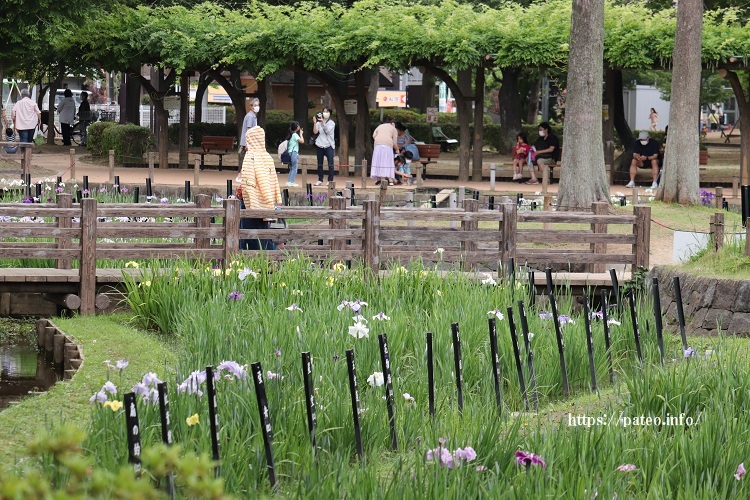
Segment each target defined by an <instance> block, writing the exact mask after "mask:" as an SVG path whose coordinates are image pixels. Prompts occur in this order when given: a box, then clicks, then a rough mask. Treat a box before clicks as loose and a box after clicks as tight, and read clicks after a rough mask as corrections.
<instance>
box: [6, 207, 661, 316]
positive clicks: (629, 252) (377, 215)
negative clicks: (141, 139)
mask: <svg viewBox="0 0 750 500" xmlns="http://www.w3.org/2000/svg"><path fill="white" fill-rule="evenodd" d="M346 204H347V200H345V199H344V198H342V197H332V198H330V199H329V206H327V207H287V206H285V207H281V208H279V209H277V210H240V203H239V200H235V199H229V200H224V202H223V206H210V198H209V197H208V196H205V195H198V196H196V199H195V203H184V204H176V205H161V204H99V203H98V202H97V200H96V199H93V198H84V199H83V200H81V203H76V204H74V203H72V198H71V196H70V195H67V194H60V195H58V197H57V203H56V204H20V203H12V204H0V234H1V235H2V237H1V238H0V259H52V260H54V261H55V266H56V268H55V269H41V268H39V269H30V268H23V269H19V268H0V292H22V291H23V292H27V293H28V292H39V293H47V294H50V297H51V298H52V299H54V297H52V295H55V296H57V297H58V298H57V299H56V300H63V298H64V296H65V294H69V295H72V294H76V295H77V296H78V297H79V298H80V312H81V314H92V313H94V311H95V309H96V300H97V295H98V294H99V293H100V292H101V291H102V290H103V289H104V288H106V287H108V286H109V287H111V286H113V285H116V284H117V283H120V282H121V281H122V271H121V270H120V269H97V261H98V260H102V259H109V260H121V261H125V260H136V259H155V258H158V259H171V258H186V259H195V260H198V259H200V260H206V261H209V260H216V261H218V260H221V261H222V262H224V263H226V262H231V260H232V259H233V258H234V257H235V256H236V255H238V254H240V253H241V254H243V255H247V256H252V255H261V254H262V255H263V256H264V257H265V258H269V259H274V260H283V259H287V258H290V257H296V256H298V255H300V254H302V255H305V256H308V257H310V258H312V259H314V260H319V261H352V262H355V263H361V265H366V266H368V267H369V268H370V269H372V270H373V271H376V272H377V271H378V270H380V269H381V268H383V267H385V266H386V265H388V264H390V263H393V262H401V263H405V262H408V261H411V260H414V259H421V260H422V261H424V262H432V263H438V264H439V266H441V268H444V269H447V268H449V267H457V268H459V269H463V270H480V271H481V270H486V271H490V272H492V271H495V270H497V271H500V270H502V269H507V268H508V265H509V263H510V261H511V259H514V261H515V262H516V263H518V264H527V265H529V266H531V267H535V268H537V269H544V267H545V266H547V265H556V268H557V269H562V270H568V269H570V267H571V266H579V267H580V266H585V268H586V270H587V271H589V272H592V273H603V272H604V271H605V270H606V269H607V268H609V267H612V266H620V268H622V269H624V268H625V267H627V266H629V267H630V268H631V269H632V268H635V267H640V266H645V267H647V266H648V260H649V257H648V255H649V243H650V241H649V240H650V208H648V207H634V208H633V214H632V215H631V214H626V215H613V214H609V213H608V204H607V203H597V204H594V205H593V206H592V211H591V212H534V211H518V209H517V206H516V204H515V203H506V204H501V205H500V206H499V209H495V210H488V209H482V210H480V209H479V204H478V202H477V201H476V200H464V203H463V208H462V209H450V208H448V209H444V208H430V209H423V208H407V207H394V208H391V207H389V208H384V207H381V204H380V202H379V201H377V200H368V201H365V202H364V203H363V204H362V206H356V207H347V205H346ZM243 217H249V218H284V219H286V220H287V221H288V222H289V224H288V228H286V229H264V230H258V229H255V230H250V229H240V218H243ZM618 228H619V229H618ZM610 229H613V230H612V231H610ZM241 238H242V239H255V238H263V239H273V240H274V241H276V242H285V247H284V248H283V249H280V250H269V251H240V250H239V243H240V239H241ZM74 261H76V262H77V264H78V268H77V269H74V268H73V267H72V263H73V262H74ZM126 271H128V272H135V273H137V272H138V271H137V270H133V269H128V270H126ZM600 276H602V275H598V274H597V275H586V276H583V277H579V278H577V279H579V280H582V282H583V283H590V284H592V285H593V284H594V281H595V280H597V279H599V278H600ZM572 278H573V275H568V279H572ZM60 295H63V298H60ZM68 298H70V297H68ZM74 302H75V300H74ZM67 306H68V305H66V307H67ZM69 308H70V307H69Z"/></svg>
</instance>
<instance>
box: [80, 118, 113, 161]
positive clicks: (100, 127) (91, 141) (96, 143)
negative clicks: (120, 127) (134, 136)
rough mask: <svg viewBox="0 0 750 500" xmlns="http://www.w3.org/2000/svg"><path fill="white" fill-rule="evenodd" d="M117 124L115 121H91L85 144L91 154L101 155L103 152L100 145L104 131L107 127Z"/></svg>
mask: <svg viewBox="0 0 750 500" xmlns="http://www.w3.org/2000/svg"><path fill="white" fill-rule="evenodd" d="M114 125H117V124H116V123H115V122H96V123H92V124H91V126H90V127H89V136H88V140H87V145H88V149H89V152H90V153H91V154H92V155H96V156H101V155H103V154H104V151H105V150H104V148H103V147H102V136H103V135H104V131H105V130H107V129H108V128H109V127H112V126H114Z"/></svg>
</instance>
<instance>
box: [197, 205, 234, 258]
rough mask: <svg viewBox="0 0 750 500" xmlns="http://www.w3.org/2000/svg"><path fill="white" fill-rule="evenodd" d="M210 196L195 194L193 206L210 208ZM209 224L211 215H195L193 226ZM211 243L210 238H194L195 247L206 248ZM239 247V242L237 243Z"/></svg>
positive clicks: (201, 227) (202, 227)
mask: <svg viewBox="0 0 750 500" xmlns="http://www.w3.org/2000/svg"><path fill="white" fill-rule="evenodd" d="M210 207H211V197H210V196H208V195H207V194H197V195H195V208H210ZM210 225H211V217H196V218H195V227H196V228H198V229H208V228H209V227H210ZM210 245H211V238H203V237H199V238H195V249H196V250H203V249H207V248H208V247H209V246H210ZM237 245H238V247H239V243H238V244H237Z"/></svg>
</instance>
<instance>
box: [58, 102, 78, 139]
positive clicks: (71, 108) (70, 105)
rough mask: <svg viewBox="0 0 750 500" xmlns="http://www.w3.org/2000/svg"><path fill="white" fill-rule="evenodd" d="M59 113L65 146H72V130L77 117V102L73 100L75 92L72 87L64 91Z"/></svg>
mask: <svg viewBox="0 0 750 500" xmlns="http://www.w3.org/2000/svg"><path fill="white" fill-rule="evenodd" d="M57 115H58V116H59V117H60V128H62V137H63V146H70V131H71V130H72V129H73V120H75V117H76V102H75V101H74V100H73V92H71V91H70V89H65V92H63V99H62V101H60V104H58V105H57Z"/></svg>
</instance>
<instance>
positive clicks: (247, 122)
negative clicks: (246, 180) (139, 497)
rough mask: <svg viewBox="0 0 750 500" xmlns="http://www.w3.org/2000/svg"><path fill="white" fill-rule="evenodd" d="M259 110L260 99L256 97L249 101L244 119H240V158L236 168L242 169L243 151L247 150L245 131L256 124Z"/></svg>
mask: <svg viewBox="0 0 750 500" xmlns="http://www.w3.org/2000/svg"><path fill="white" fill-rule="evenodd" d="M259 112H260V99H258V98H257V97H256V98H255V99H253V101H252V102H251V103H250V111H248V112H247V114H246V115H245V119H244V120H242V131H241V132H240V160H239V166H238V167H237V170H242V164H243V163H244V161H245V153H246V152H247V131H248V130H250V129H251V128H253V127H257V126H258V113H259Z"/></svg>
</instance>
